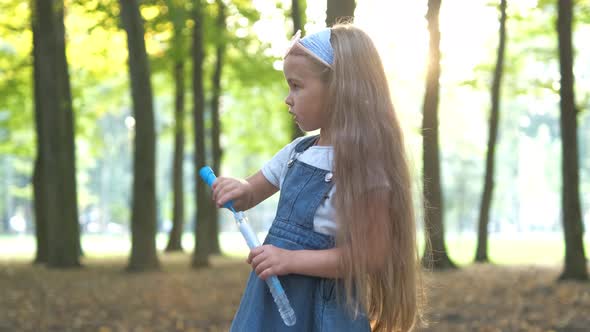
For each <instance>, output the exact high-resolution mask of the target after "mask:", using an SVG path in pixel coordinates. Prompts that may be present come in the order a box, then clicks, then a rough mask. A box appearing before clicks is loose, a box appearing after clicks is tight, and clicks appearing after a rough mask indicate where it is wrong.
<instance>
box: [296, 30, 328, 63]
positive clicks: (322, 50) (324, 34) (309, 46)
mask: <svg viewBox="0 0 590 332" xmlns="http://www.w3.org/2000/svg"><path fill="white" fill-rule="evenodd" d="M331 34H332V31H331V30H330V28H326V29H323V30H320V31H318V32H315V33H312V34H310V35H307V36H305V37H304V38H302V39H301V40H299V44H300V45H301V46H303V48H304V49H305V50H306V51H308V52H309V53H310V54H311V55H313V56H314V57H316V58H317V59H318V60H320V61H321V62H323V63H324V64H325V65H327V66H328V67H331V66H332V64H334V50H333V49H332V44H331V43H330V36H331ZM297 36H298V34H296V35H295V38H298V37H297ZM296 42H297V41H295V43H296Z"/></svg>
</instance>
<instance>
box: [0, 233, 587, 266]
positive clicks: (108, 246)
mask: <svg viewBox="0 0 590 332" xmlns="http://www.w3.org/2000/svg"><path fill="white" fill-rule="evenodd" d="M259 237H260V238H261V239H263V238H264V234H260V236H259ZM129 241H130V239H129V237H128V236H124V235H84V236H83V237H82V247H83V248H84V251H85V254H86V255H87V256H88V257H91V258H95V257H96V258H98V257H119V256H122V255H127V254H128V253H129V250H130V242H129ZM166 241H167V235H166V234H158V236H157V238H156V243H157V247H158V248H159V249H160V250H163V249H164V248H165V246H166ZM219 241H220V245H221V249H222V251H223V253H224V254H225V255H227V256H230V257H243V256H245V255H246V254H247V250H248V248H247V246H246V244H245V243H244V240H243V239H242V237H241V235H240V234H239V233H237V232H235V233H232V232H227V233H222V234H220V237H219ZM183 245H184V248H186V249H187V251H192V248H193V236H192V235H191V234H185V235H184V237H183ZM475 246H476V239H475V237H474V236H448V237H447V248H448V251H449V255H450V256H451V258H452V259H453V260H454V261H455V262H456V263H458V264H460V265H466V264H470V263H471V262H472V261H473V257H474V256H475ZM585 247H586V248H590V235H587V236H586V243H585ZM587 252H590V251H589V250H587ZM34 254H35V239H34V237H33V236H31V235H22V236H6V235H0V259H4V260H6V259H17V260H21V259H32V258H33V257H34ZM489 255H490V259H491V260H492V261H493V262H494V263H497V264H507V265H514V264H531V265H557V264H561V262H562V260H563V257H564V246H563V238H562V236H561V235H560V234H529V235H520V236H512V237H509V236H501V237H500V236H495V235H491V236H490V240H489Z"/></svg>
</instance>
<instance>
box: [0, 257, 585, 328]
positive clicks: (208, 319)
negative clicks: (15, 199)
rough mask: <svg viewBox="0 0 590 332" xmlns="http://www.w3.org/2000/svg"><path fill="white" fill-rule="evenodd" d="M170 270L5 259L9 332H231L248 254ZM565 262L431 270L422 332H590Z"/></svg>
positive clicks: (2, 279)
mask: <svg viewBox="0 0 590 332" xmlns="http://www.w3.org/2000/svg"><path fill="white" fill-rule="evenodd" d="M160 259H161V263H162V270H161V271H157V272H149V273H134V274H129V273H126V272H124V267H125V265H126V257H124V256H119V257H115V256H112V257H110V258H85V259H83V263H84V268H82V269H74V270H65V271H64V270H53V269H47V268H45V267H42V266H33V265H31V264H30V263H29V261H28V260H14V259H12V260H9V261H8V260H2V259H0V290H1V292H2V296H0V331H2V332H9V331H10V332H12V331H23V332H28V331H31V332H33V331H35V332H44V331H56V332H57V331H60V332H61V331H75V332H78V331H97V332H109V331H134V332H135V331H137V332H139V331H154V332H160V331H162V332H164V331H192V332H196V331H227V329H228V327H229V325H230V323H231V319H232V317H233V314H234V313H235V310H236V308H237V306H238V304H239V299H240V296H241V293H242V290H243V286H244V284H245V282H246V278H247V276H248V273H249V266H248V265H247V264H245V263H244V262H243V259H236V258H227V257H213V258H212V260H211V262H212V264H211V267H209V268H205V269H199V270H194V269H191V268H189V261H190V255H189V254H172V255H170V254H166V255H164V254H162V255H161V256H160ZM559 272H560V268H559V267H556V266H531V265H520V266H498V265H496V266H494V265H472V266H467V267H463V268H462V269H460V270H457V271H448V272H436V273H426V274H425V279H426V285H427V292H426V293H427V296H428V302H427V306H426V308H425V309H426V310H425V317H426V319H427V320H428V321H429V326H428V327H423V328H421V329H419V331H437V332H438V331H563V332H565V331H572V332H574V331H580V332H581V331H589V327H590V284H589V283H576V282H567V283H559V284H558V283H556V282H555V280H556V278H557V276H558V275H559Z"/></svg>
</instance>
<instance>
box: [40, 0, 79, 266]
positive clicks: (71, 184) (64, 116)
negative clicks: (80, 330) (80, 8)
mask: <svg viewBox="0 0 590 332" xmlns="http://www.w3.org/2000/svg"><path fill="white" fill-rule="evenodd" d="M32 8H33V11H32V12H33V14H32V15H31V17H32V26H33V33H34V34H35V36H33V48H34V50H33V56H34V57H35V59H34V61H33V67H34V71H35V73H34V79H35V83H34V96H35V98H36V100H35V113H36V115H35V122H36V127H37V144H38V146H37V149H38V152H37V160H36V162H35V170H36V173H35V177H34V182H35V184H36V185H37V186H39V188H35V190H34V194H35V204H36V205H35V212H36V214H37V217H36V218H37V219H36V220H37V223H38V225H40V229H39V231H38V232H37V235H38V236H40V238H39V239H38V244H40V245H41V247H39V248H38V250H47V253H46V254H44V253H38V254H37V257H36V261H38V262H46V263H47V264H48V266H50V267H59V268H62V267H65V268H67V267H77V266H80V262H79V260H78V255H79V253H80V229H79V223H78V206H77V199H76V165H75V147H74V145H75V144H74V123H73V121H74V120H73V119H74V116H73V109H72V101H71V93H70V82H69V74H68V63H67V57H66V51H65V26H64V6H63V1H59V0H50V1H41V0H35V1H34V2H33V3H32ZM44 228H45V229H44ZM45 231H46V232H47V233H46V234H42V232H45ZM42 246H45V247H42Z"/></svg>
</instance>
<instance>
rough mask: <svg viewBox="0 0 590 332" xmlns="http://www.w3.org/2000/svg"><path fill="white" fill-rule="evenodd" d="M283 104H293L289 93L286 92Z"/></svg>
mask: <svg viewBox="0 0 590 332" xmlns="http://www.w3.org/2000/svg"><path fill="white" fill-rule="evenodd" d="M285 104H287V105H289V106H293V99H292V98H291V94H288V95H287V97H285Z"/></svg>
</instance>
